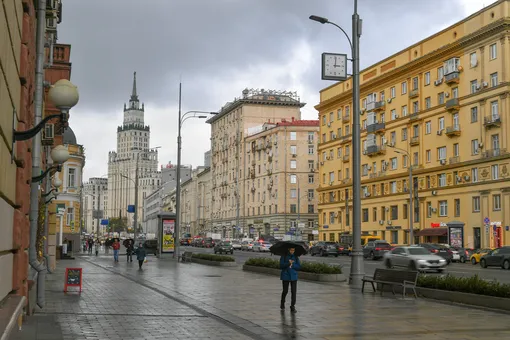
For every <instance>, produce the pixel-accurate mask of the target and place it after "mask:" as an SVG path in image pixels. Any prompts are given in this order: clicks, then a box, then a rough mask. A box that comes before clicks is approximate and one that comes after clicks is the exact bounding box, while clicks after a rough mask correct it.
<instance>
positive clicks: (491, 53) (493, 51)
mask: <svg viewBox="0 0 510 340" xmlns="http://www.w3.org/2000/svg"><path fill="white" fill-rule="evenodd" d="M497 57H498V50H497V47H496V44H495V43H494V44H492V45H490V46H489V60H494V59H496V58H497Z"/></svg>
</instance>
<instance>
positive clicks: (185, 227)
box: [180, 166, 211, 236]
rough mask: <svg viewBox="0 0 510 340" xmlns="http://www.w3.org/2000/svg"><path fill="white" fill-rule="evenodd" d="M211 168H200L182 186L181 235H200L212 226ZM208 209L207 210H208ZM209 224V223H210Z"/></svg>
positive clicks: (194, 170)
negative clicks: (207, 198)
mask: <svg viewBox="0 0 510 340" xmlns="http://www.w3.org/2000/svg"><path fill="white" fill-rule="evenodd" d="M210 174H211V171H210V168H206V167H204V166H199V167H197V168H196V169H193V171H192V172H191V178H190V179H189V180H187V181H186V182H183V183H182V184H181V212H180V213H181V216H180V217H181V219H180V221H181V228H180V230H181V235H183V236H184V235H185V234H190V235H193V236H194V235H198V234H199V233H200V232H201V231H202V232H203V231H205V230H206V227H207V226H208V224H210V209H209V206H210V202H211V201H210V200H209V201H207V200H206V196H209V198H210V183H211V176H210ZM207 194H209V195H207ZM206 208H207V209H206ZM208 222H209V223H208Z"/></svg>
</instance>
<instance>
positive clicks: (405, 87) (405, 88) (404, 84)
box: [402, 82, 407, 94]
mask: <svg viewBox="0 0 510 340" xmlns="http://www.w3.org/2000/svg"><path fill="white" fill-rule="evenodd" d="M406 93H407V82H403V83H402V94H406Z"/></svg>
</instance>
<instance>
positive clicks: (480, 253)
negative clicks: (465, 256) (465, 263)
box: [469, 248, 492, 264]
mask: <svg viewBox="0 0 510 340" xmlns="http://www.w3.org/2000/svg"><path fill="white" fill-rule="evenodd" d="M491 251H492V249H491V248H483V249H477V250H475V252H474V253H473V254H472V255H471V257H470V258H469V261H471V264H477V263H479V262H480V259H481V258H482V256H483V255H485V254H488V253H490V252H491Z"/></svg>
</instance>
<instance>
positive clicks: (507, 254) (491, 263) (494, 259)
mask: <svg viewBox="0 0 510 340" xmlns="http://www.w3.org/2000/svg"><path fill="white" fill-rule="evenodd" d="M480 266H482V268H487V267H501V268H503V269H507V270H508V269H510V247H501V248H497V249H494V250H491V252H490V253H487V254H485V255H483V256H482V257H481V258H480Z"/></svg>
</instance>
